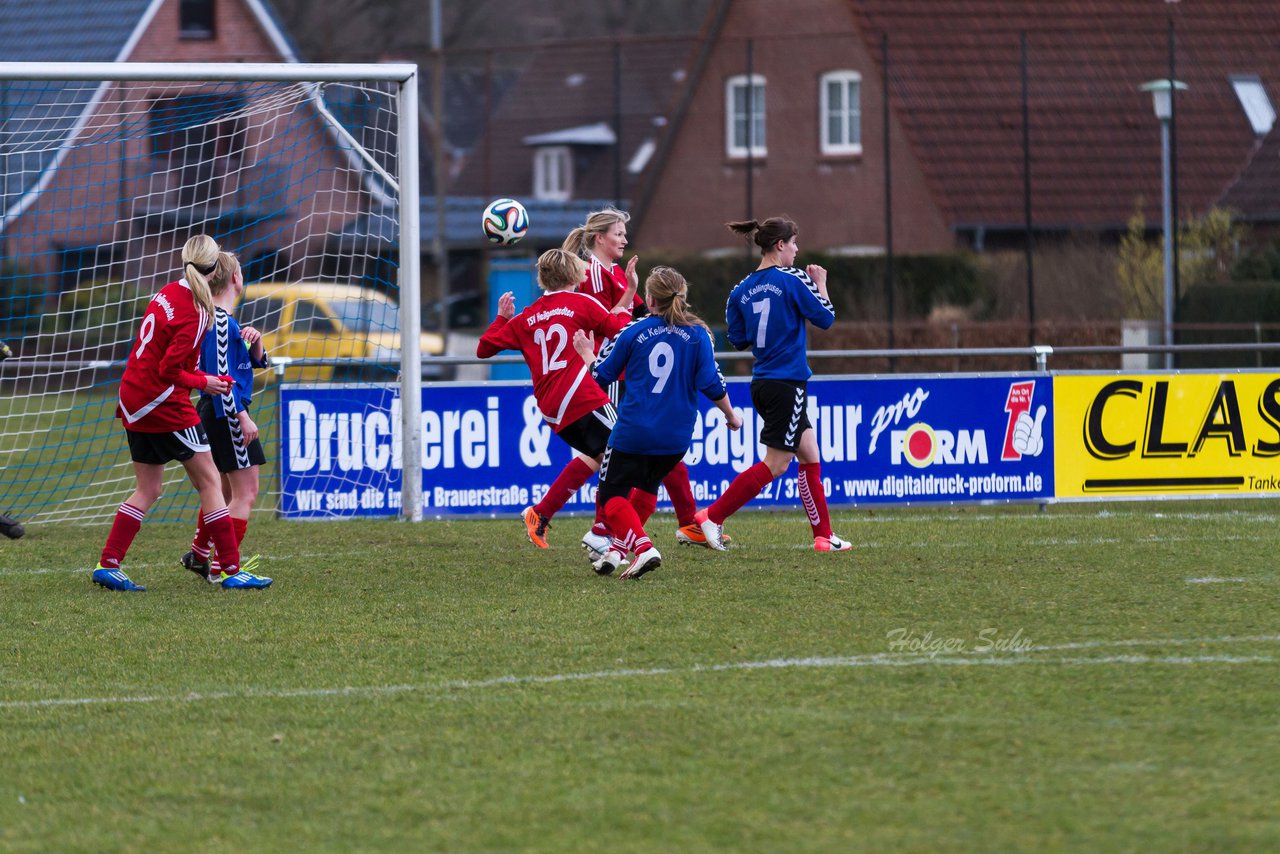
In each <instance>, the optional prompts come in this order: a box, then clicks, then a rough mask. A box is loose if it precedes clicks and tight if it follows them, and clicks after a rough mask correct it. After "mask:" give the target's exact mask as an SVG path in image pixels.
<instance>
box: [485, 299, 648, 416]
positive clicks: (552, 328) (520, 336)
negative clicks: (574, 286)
mask: <svg viewBox="0 0 1280 854" xmlns="http://www.w3.org/2000/svg"><path fill="white" fill-rule="evenodd" d="M630 322H631V318H630V317H629V316H628V315H626V314H612V313H610V312H609V310H608V309H606V308H605V307H604V306H603V305H601V304H600V303H599V302H598V301H597V300H596V298H595V297H592V296H588V295H587V294H583V293H578V292H577V291H573V290H565V291H553V292H551V293H547V294H543V295H542V296H541V297H539V298H538V299H536V300H534V301H533V304H532V305H530V306H529V307H528V308H526V309H525V310H524V311H522V312H520V313H519V314H517V315H516V316H515V317H513V318H511V319H510V320H504V319H503V318H501V317H498V318H495V319H494V321H493V323H491V324H489V328H488V329H486V330H485V332H484V334H483V335H481V336H480V344H479V345H478V346H477V347H476V355H477V356H479V357H480V358H482V359H487V358H489V357H490V356H496V355H497V354H498V353H499V352H500V351H502V350H519V351H520V352H521V353H522V354H523V355H524V360H525V361H526V362H527V363H528V364H529V373H530V374H531V375H532V376H533V396H534V398H536V399H537V401H538V409H539V410H540V411H541V412H542V417H543V418H544V419H546V422H547V423H548V424H550V425H551V429H552V430H555V431H556V432H557V433H559V432H560V431H561V430H563V429H564V428H565V427H568V426H569V425H570V424H572V423H573V422H575V421H577V420H578V419H579V418H581V417H582V416H584V415H586V414H587V413H588V412H593V411H595V410H597V409H599V408H600V407H602V406H604V405H605V404H607V403H609V395H607V394H605V393H604V390H603V389H602V388H600V386H599V385H597V384H596V381H595V380H593V379H592V378H591V369H590V368H589V367H588V366H587V365H585V364H584V363H583V361H582V358H581V357H580V356H579V355H578V352H577V351H576V350H574V349H573V333H574V332H576V331H577V330H579V329H582V330H584V331H586V332H592V333H594V334H595V337H596V341H597V342H599V341H600V340H601V339H602V338H612V337H613V336H615V335H617V334H618V333H619V332H620V331H621V330H622V328H623V327H624V326H626V325H627V324H628V323H630Z"/></svg>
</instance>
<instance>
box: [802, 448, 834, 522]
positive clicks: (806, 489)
mask: <svg viewBox="0 0 1280 854" xmlns="http://www.w3.org/2000/svg"><path fill="white" fill-rule="evenodd" d="M799 486H800V503H801V504H803V505H804V513H805V515H806V516H808V517H809V527H810V528H812V529H813V535H814V536H815V537H830V536H831V514H830V513H829V512H828V511H827V493H826V491H825V490H823V488H822V463H801V464H800V480H799Z"/></svg>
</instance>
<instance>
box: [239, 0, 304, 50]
mask: <svg viewBox="0 0 1280 854" xmlns="http://www.w3.org/2000/svg"><path fill="white" fill-rule="evenodd" d="M245 2H246V3H247V4H248V6H249V8H250V9H251V10H252V11H253V14H254V17H256V18H257V19H258V26H260V27H262V29H263V31H264V32H265V33H266V34H267V38H269V39H271V44H272V45H273V46H274V47H275V49H276V52H277V53H279V54H280V56H282V57H284V60H285V62H297V61H298V57H297V55H296V54H294V52H293V50H291V49H290V47H289V40H288V39H286V38H285V37H284V33H282V32H280V28H279V27H277V26H276V22H275V19H274V18H272V17H271V15H269V14H268V13H267V9H266V7H265V6H263V5H262V3H261V2H259V0H245Z"/></svg>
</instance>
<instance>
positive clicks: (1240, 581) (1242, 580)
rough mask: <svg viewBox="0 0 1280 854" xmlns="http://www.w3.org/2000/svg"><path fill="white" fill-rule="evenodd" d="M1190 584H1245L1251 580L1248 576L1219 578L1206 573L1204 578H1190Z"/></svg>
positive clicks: (1188, 580) (1188, 581)
mask: <svg viewBox="0 0 1280 854" xmlns="http://www.w3.org/2000/svg"><path fill="white" fill-rule="evenodd" d="M1186 581H1187V583H1188V584H1245V583H1247V582H1248V581H1249V579H1247V578H1240V577H1234V578H1218V577H1216V576H1213V575H1206V576H1205V577H1204V578H1188V579H1187V580H1186Z"/></svg>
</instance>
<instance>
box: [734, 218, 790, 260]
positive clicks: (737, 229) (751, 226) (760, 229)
mask: <svg viewBox="0 0 1280 854" xmlns="http://www.w3.org/2000/svg"><path fill="white" fill-rule="evenodd" d="M725 225H726V226H728V227H729V230H730V231H732V232H734V233H735V234H740V235H742V236H743V237H750V238H751V240H752V242H753V243H755V245H756V246H759V247H760V254H761V255H764V254H765V253H767V252H772V251H773V249H774V247H775V246H777V245H778V241H782V242H783V243H786V242H787V241H788V240H790V239H791V238H793V237H795V236H796V235H797V234H799V233H800V229H799V228H798V227H797V226H796V224H795V223H794V222H792V221H791V220H789V219H786V218H785V217H780V216H771V217H769V218H768V219H766V220H765V221H764V222H756V221H755V220H754V219H749V220H743V221H742V222H726V223H725ZM753 233H754V236H753Z"/></svg>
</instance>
